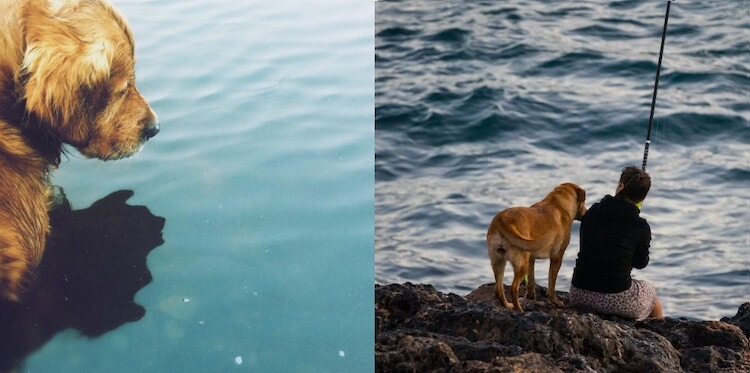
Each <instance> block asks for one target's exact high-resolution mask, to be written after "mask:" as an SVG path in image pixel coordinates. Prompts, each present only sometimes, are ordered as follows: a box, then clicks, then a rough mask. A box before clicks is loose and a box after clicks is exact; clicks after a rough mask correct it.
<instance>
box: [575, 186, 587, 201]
mask: <svg viewBox="0 0 750 373" xmlns="http://www.w3.org/2000/svg"><path fill="white" fill-rule="evenodd" d="M575 190H576V194H577V195H578V202H584V201H586V191H585V190H583V188H581V187H578V186H576V188H575Z"/></svg>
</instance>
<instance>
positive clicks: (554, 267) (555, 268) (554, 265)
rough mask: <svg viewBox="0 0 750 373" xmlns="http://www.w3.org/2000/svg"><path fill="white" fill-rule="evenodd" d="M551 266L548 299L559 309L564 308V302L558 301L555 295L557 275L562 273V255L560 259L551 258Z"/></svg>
mask: <svg viewBox="0 0 750 373" xmlns="http://www.w3.org/2000/svg"><path fill="white" fill-rule="evenodd" d="M549 260H550V264H549V287H548V288H547V298H548V299H549V301H550V302H552V304H554V305H555V306H558V307H562V306H563V302H562V301H560V300H559V299H557V294H556V293H555V282H557V273H558V272H560V266H561V265H562V255H561V256H560V258H552V257H551V258H550V259H549Z"/></svg>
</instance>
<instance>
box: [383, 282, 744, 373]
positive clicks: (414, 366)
mask: <svg viewBox="0 0 750 373" xmlns="http://www.w3.org/2000/svg"><path fill="white" fill-rule="evenodd" d="M534 291H535V292H536V300H529V299H522V300H521V302H522V303H523V307H524V309H525V312H523V313H519V312H516V311H514V310H508V309H505V308H504V307H502V305H501V304H500V301H499V300H498V299H497V296H496V295H495V288H494V284H487V285H483V286H480V287H479V288H478V289H476V290H474V291H473V292H472V293H471V294H469V295H467V296H466V297H461V296H458V295H455V294H444V293H441V292H438V291H437V290H435V288H433V287H432V286H430V285H413V284H410V283H406V284H392V285H386V286H381V285H375V317H376V320H377V323H376V341H375V342H376V343H375V363H376V370H377V371H378V372H424V371H437V372H441V371H443V372H448V371H450V372H517V371H534V372H573V371H576V372H615V371H616V372H679V371H683V370H685V371H701V372H711V371H727V372H733V371H738V372H745V371H750V342H748V338H747V336H746V335H745V334H743V332H742V330H740V327H738V326H736V325H732V324H729V323H726V322H721V321H687V320H683V319H672V318H665V319H654V320H646V321H642V322H635V321H633V320H627V319H623V318H619V317H615V316H601V315H597V314H595V313H592V312H589V311H587V310H581V309H574V308H568V307H565V308H557V307H554V306H553V305H552V304H551V303H550V302H549V301H548V300H547V298H546V291H545V289H544V288H541V287H539V286H537V288H536V289H534ZM521 292H522V293H523V292H524V289H521ZM557 294H558V297H559V298H560V299H561V300H563V302H565V301H566V300H567V293H564V292H558V293H557ZM743 307H745V305H743ZM745 308H748V307H745ZM743 315H745V316H746V314H743ZM740 316H741V315H740V313H738V316H736V317H735V318H738V319H741V317H740ZM733 319H734V318H733ZM743 320H745V321H746V319H743Z"/></svg>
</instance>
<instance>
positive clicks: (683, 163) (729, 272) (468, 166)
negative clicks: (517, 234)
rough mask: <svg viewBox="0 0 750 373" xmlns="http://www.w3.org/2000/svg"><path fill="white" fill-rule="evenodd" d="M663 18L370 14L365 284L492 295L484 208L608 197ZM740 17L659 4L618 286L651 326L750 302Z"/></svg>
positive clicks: (748, 124) (486, 6)
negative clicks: (646, 305) (654, 306)
mask: <svg viewBox="0 0 750 373" xmlns="http://www.w3.org/2000/svg"><path fill="white" fill-rule="evenodd" d="M665 9H666V1H645V0H643V1H632V0H628V1H606V2H602V1H575V2H574V1H556V2H547V1H544V2H542V1H512V2H499V1H498V2H492V1H476V2H429V3H428V2H384V1H379V2H377V4H376V16H375V19H376V23H375V47H376V56H375V95H376V96H375V107H376V115H375V116H376V118H375V122H376V131H375V154H376V155H375V157H376V158H375V174H376V175H375V178H376V182H375V189H376V197H375V206H376V208H375V210H376V211H375V216H376V218H375V219H376V222H375V225H376V229H375V262H376V269H375V280H376V282H377V283H383V284H386V283H392V282H404V281H411V282H419V283H430V284H433V285H435V287H436V288H437V289H438V290H440V291H444V292H455V293H458V294H466V293H468V292H469V291H471V290H473V289H475V288H477V287H478V286H479V285H482V284H484V283H489V282H493V281H494V279H493V278H492V271H491V268H490V266H489V260H488V259H487V249H486V244H485V235H486V232H487V226H488V225H489V222H490V220H491V219H492V217H493V216H494V215H495V214H496V213H497V212H498V211H500V210H502V209H504V208H507V207H510V206H523V205H526V206H528V205H530V204H532V203H534V202H537V201H539V200H541V199H542V198H543V197H544V196H545V195H546V194H547V193H548V192H549V191H550V190H552V189H553V188H554V187H555V186H556V185H559V184H560V183H563V182H567V181H570V182H574V183H576V184H579V185H580V186H582V187H583V188H584V189H586V191H587V204H588V205H589V206H590V205H591V204H592V203H594V202H596V201H599V200H600V199H601V198H602V197H603V196H604V195H606V194H612V193H614V190H615V187H616V182H617V179H618V177H619V173H620V169H621V168H622V167H624V166H627V165H630V164H634V165H638V166H640V165H641V161H642V157H643V141H644V139H645V137H646V129H647V125H648V117H649V109H650V104H651V95H652V92H653V84H654V75H655V72H656V63H657V59H658V53H659V44H660V38H661V31H662V27H663V22H664V12H665ZM748 11H749V8H748V2H742V1H727V2H718V1H717V2H703V1H675V2H673V3H672V10H671V14H670V20H669V31H668V35H667V40H666V46H665V50H664V61H663V66H662V76H661V84H660V88H659V95H658V100H657V107H656V114H655V121H654V128H653V133H652V143H651V150H650V154H649V161H648V167H647V170H648V172H649V173H650V175H651V177H652V180H653V184H652V188H651V192H650V193H649V196H648V198H647V199H646V201H645V204H644V209H643V213H642V216H643V217H645V218H646V219H647V220H648V221H649V223H650V224H651V228H652V233H653V241H652V248H651V262H650V264H649V266H648V267H646V268H645V269H644V270H642V271H634V273H633V274H634V276H635V277H636V278H641V279H646V280H648V281H651V282H653V283H654V285H655V286H656V288H657V292H658V295H659V298H660V299H661V301H662V304H663V306H664V312H665V314H667V315H669V316H686V317H690V318H697V319H718V318H719V317H723V316H733V315H734V314H735V313H736V312H737V309H738V307H739V305H740V304H742V303H743V302H746V301H748V299H750V225H748V221H750V199H749V196H748V190H750V103H749V102H748V92H750V70H749V67H750V45H748V19H749V18H748V14H749V13H748ZM572 232H573V236H572V239H571V244H570V246H569V247H568V249H567V251H566V253H565V259H564V262H563V266H562V269H561V270H560V275H559V277H558V282H557V289H558V290H567V289H568V288H569V286H570V278H571V275H572V272H573V267H574V263H575V258H576V255H577V253H578V239H579V237H578V232H579V223H575V224H574V225H573V231H572ZM547 263H548V262H542V263H541V264H538V265H537V267H536V268H537V278H538V279H541V280H540V284H542V285H543V286H546V279H547V270H546V269H544V268H545V266H546V265H548V264H547ZM508 271H509V270H506V283H507V282H510V277H508V276H509V275H508V273H509V272H508Z"/></svg>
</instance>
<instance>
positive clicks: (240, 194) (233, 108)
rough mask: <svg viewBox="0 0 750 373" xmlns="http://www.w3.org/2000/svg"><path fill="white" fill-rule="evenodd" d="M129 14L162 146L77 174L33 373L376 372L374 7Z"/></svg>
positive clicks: (208, 5) (68, 173)
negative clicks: (374, 308)
mask: <svg viewBox="0 0 750 373" xmlns="http://www.w3.org/2000/svg"><path fill="white" fill-rule="evenodd" d="M114 3H115V5H116V6H117V7H118V8H119V9H120V10H121V11H122V13H124V15H125V16H126V18H127V19H128V20H129V23H130V24H131V27H132V29H133V32H134V35H135V39H136V43H137V44H136V55H137V58H138V63H137V65H136V73H137V85H138V87H139V89H140V91H141V93H143V95H144V96H145V97H146V99H147V100H148V101H149V102H150V104H151V106H152V107H153V109H154V110H155V111H156V112H157V114H158V115H159V119H160V121H161V132H160V133H159V134H158V135H157V136H156V137H154V138H153V139H152V140H151V141H149V143H148V144H147V145H146V147H145V148H144V149H143V150H142V151H141V152H140V153H139V154H137V155H135V156H134V157H132V158H129V159H125V160H120V161H116V162H101V161H98V160H86V159H84V158H83V157H82V156H81V155H79V154H78V153H77V152H76V151H74V150H71V151H70V155H69V156H67V157H63V162H62V164H61V165H60V168H59V170H58V171H56V172H55V173H54V176H53V182H54V183H55V184H56V185H58V186H60V187H62V188H63V189H64V191H65V194H66V195H67V198H68V200H69V202H70V204H71V205H72V208H73V210H74V211H73V212H72V213H71V214H73V215H71V216H72V218H70V216H69V215H65V216H63V218H60V219H58V220H57V225H56V227H57V228H56V231H55V232H53V235H54V236H55V237H56V238H55V239H53V240H52V241H51V245H52V246H56V247H58V246H59V247H58V248H59V250H56V251H54V250H53V249H49V254H50V255H49V257H48V258H47V260H46V262H44V263H46V265H47V267H45V268H47V270H45V269H43V270H42V274H41V276H42V281H43V286H48V288H45V289H43V290H44V291H49V293H45V294H44V295H45V297H40V298H39V299H43V300H42V301H40V302H39V304H33V305H32V307H31V308H29V309H28V310H24V311H22V312H19V314H18V315H20V316H19V319H18V320H14V321H13V323H14V324H12V326H19V327H22V328H23V327H27V329H23V330H20V334H21V335H23V336H24V337H23V338H24V340H26V339H29V340H33V343H35V346H34V348H33V349H30V350H25V351H21V352H22V353H23V355H24V356H23V357H24V359H23V360H24V361H25V362H24V363H23V364H22V366H21V369H19V371H20V372H234V371H237V372H248V371H251V372H365V371H372V370H373V369H374V368H373V367H374V362H373V350H372V344H373V339H374V332H373V329H374V327H373V322H372V312H373V311H372V300H373V296H374V290H373V234H374V233H373V232H374V228H373V226H374V218H373V215H374V211H373V195H374V188H373V179H374V176H373V136H374V134H373V132H374V129H373V121H374V117H373V115H374V114H373V113H374V112H373V80H374V76H373V72H374V70H373V61H372V56H373V24H374V10H373V5H372V4H373V2H372V1H368V2H363V1H354V0H335V1H325V2H300V1H294V0H281V1H273V2H268V1H230V0H218V1H217V0H210V1H209V0H195V1H166V0H114ZM127 190H132V193H133V195H132V197H130V195H129V192H126V191H127ZM118 191H125V192H118ZM113 192H118V193H116V194H114V195H113V196H111V197H109V198H105V197H106V196H108V195H110V194H111V193H113ZM128 197H130V198H129V199H127V198H128ZM125 200H127V205H126V204H125ZM97 201H99V203H98V204H97V205H95V206H93V207H91V208H89V207H90V206H91V205H92V204H94V203H95V202H97ZM128 206H130V207H128ZM132 206H145V207H146V208H147V209H148V210H145V209H143V208H132ZM66 217H68V218H66ZM160 218H163V219H160ZM112 222H114V223H112ZM110 223H111V224H110ZM87 227H89V228H90V227H94V229H87ZM66 237H67V238H66ZM66 240H67V241H72V243H71V242H68V243H71V245H67V246H66V245H62V244H59V245H58V244H56V241H60V242H63V241H66ZM67 241H66V242H67ZM75 249H80V250H81V252H80V253H78V254H77V256H74V257H73V258H75V259H72V260H71V259H70V258H69V257H70V256H69V255H64V254H65V253H67V251H65V250H75ZM53 251H54V252H53ZM66 257H68V258H66ZM90 258H93V259H91V260H89V259H90ZM86 261H88V262H86ZM84 262H85V263H84ZM44 263H43V264H44ZM123 263H128V264H127V265H123ZM63 265H65V266H72V267H74V270H66V269H61V266H63ZM144 265H147V269H146V268H145V267H144ZM45 271H46V272H45ZM57 275H59V280H60V281H59V282H57V283H50V282H49V281H51V280H49V281H48V279H50V278H51V277H54V276H57ZM44 281H47V282H44ZM70 284H74V285H70ZM133 296H134V298H133ZM128 297H130V298H128ZM133 301H134V302H135V303H133ZM66 302H67V303H66ZM68 304H75V305H76V307H78V306H80V307H78V308H75V309H74V308H73V306H68ZM51 305H53V306H54V307H56V308H55V309H54V310H50V309H49V307H50V306H51ZM124 309H127V310H128V311H127V312H123V313H122V314H120V311H123V310H124ZM38 314H41V315H43V316H42V317H39V318H38V319H37V320H39V322H36V321H34V322H27V321H28V320H29V319H31V318H33V317H37V315H38ZM53 320H54V321H53ZM3 322H4V323H7V322H10V321H9V320H7V319H6V320H3ZM40 325H41V326H40ZM12 326H11V327H12ZM89 335H93V336H94V337H93V338H90V337H89ZM6 336H7V335H6ZM2 337H3V336H0V338H2ZM2 342H3V345H7V344H5V342H7V341H2ZM11 345H12V346H14V347H13V348H15V347H16V346H17V344H16V343H11ZM3 352H7V350H6V351H3ZM0 363H2V362H0ZM0 366H2V364H0ZM0 370H2V369H0Z"/></svg>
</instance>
